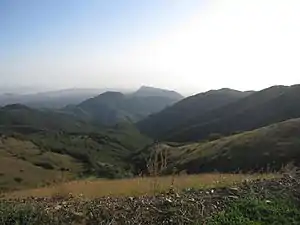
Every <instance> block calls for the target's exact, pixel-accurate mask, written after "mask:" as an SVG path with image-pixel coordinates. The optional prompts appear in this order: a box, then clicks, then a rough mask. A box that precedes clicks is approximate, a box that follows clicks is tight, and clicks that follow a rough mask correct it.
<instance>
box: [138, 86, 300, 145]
mask: <svg viewBox="0 0 300 225" xmlns="http://www.w3.org/2000/svg"><path fill="white" fill-rule="evenodd" d="M218 93H219V94H218ZM212 94H213V95H214V96H218V97H217V98H212V97H211V95H212ZM221 96H223V97H222V100H221V101H218V100H219V99H220V98H221ZM234 96H235V97H234ZM193 98H196V99H197V100H196V102H197V103H194V102H193V101H192V99H193ZM206 102H208V105H205V104H206ZM299 102H300V85H294V86H289V87H287V86H274V87H270V88H267V89H264V90H262V91H259V92H254V93H252V92H246V93H245V92H242V93H241V92H236V91H232V90H227V89H225V90H219V91H210V92H207V93H204V94H200V95H196V96H194V97H190V98H187V99H184V100H182V101H181V102H178V103H177V104H175V105H174V106H173V107H170V108H168V109H165V110H163V111H162V112H160V113H158V114H156V115H153V116H150V117H148V118H146V119H145V120H143V121H141V122H139V123H138V126H139V128H140V129H141V131H142V132H144V133H146V134H148V135H150V136H152V137H155V138H158V139H161V140H169V141H180V142H186V141H197V140H203V139H206V138H209V136H210V135H214V134H218V135H230V134H233V133H237V132H241V131H247V130H252V129H256V128H259V127H262V126H266V125H269V124H272V123H277V122H281V121H284V120H288V119H291V118H297V117H300V104H299ZM181 105H184V107H182V108H181V110H180V111H179V113H178V108H180V106H181ZM197 106H198V107H197ZM194 111H196V112H197V113H193V112H194ZM166 115H167V116H166ZM170 115H177V116H175V119H172V120H171V121H170V124H171V125H170V128H168V130H166V131H165V130H164V128H163V127H165V125H162V123H163V122H157V121H167V120H168V118H170V117H171V116H170ZM180 117H184V118H185V119H183V120H182V119H180V122H177V120H178V118H180ZM174 121H175V122H174ZM174 124H175V125H174ZM162 130H163V131H162Z"/></svg>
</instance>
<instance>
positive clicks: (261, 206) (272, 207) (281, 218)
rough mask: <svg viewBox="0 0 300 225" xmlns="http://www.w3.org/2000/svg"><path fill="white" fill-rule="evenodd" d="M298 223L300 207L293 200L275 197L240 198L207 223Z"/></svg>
mask: <svg viewBox="0 0 300 225" xmlns="http://www.w3.org/2000/svg"><path fill="white" fill-rule="evenodd" d="M271 224H274V225H298V224H300V208H299V207H298V206H297V205H296V204H295V203H294V202H292V201H290V200H285V199H279V198H278V197H273V198H271V199H270V200H262V199H258V198H254V197H249V198H245V199H240V200H238V201H236V202H234V203H232V204H230V205H229V207H228V208H227V209H226V210H225V211H224V212H222V213H220V214H218V215H216V216H214V217H212V218H211V219H210V220H209V222H208V223H207V225H271Z"/></svg>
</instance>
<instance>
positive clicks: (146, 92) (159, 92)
mask: <svg viewBox="0 0 300 225" xmlns="http://www.w3.org/2000/svg"><path fill="white" fill-rule="evenodd" d="M133 95H135V96H139V97H155V96H160V97H166V98H171V99H176V100H181V99H183V96H182V95H181V94H179V93H177V92H176V91H171V90H166V89H161V88H155V87H150V86H145V85H143V86H141V87H140V88H139V89H138V90H137V91H136V92H134V94H133Z"/></svg>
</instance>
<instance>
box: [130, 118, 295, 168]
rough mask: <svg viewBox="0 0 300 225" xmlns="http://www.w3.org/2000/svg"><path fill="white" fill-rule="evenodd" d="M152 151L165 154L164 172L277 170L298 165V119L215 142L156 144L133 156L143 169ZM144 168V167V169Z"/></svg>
mask: <svg viewBox="0 0 300 225" xmlns="http://www.w3.org/2000/svg"><path fill="white" fill-rule="evenodd" d="M153 151H158V152H161V151H163V152H164V154H166V155H167V159H168V169H167V171H165V172H168V173H171V172H172V171H173V170H174V168H175V169H176V171H186V172H187V173H201V172H213V171H220V172H239V171H244V172H251V171H253V172H254V171H261V170H267V169H271V170H279V169H280V168H281V167H282V166H284V165H286V164H288V163H294V164H295V165H298V166H300V119H292V120H288V121H284V122H281V123H277V124H273V125H270V126H267V127H263V128H260V129H257V130H253V131H248V132H244V133H240V134H236V135H232V136H228V137H223V138H220V139H218V140H215V141H210V142H209V141H207V142H199V143H192V144H185V145H177V146H176V145H175V144H168V143H165V144H163V143H162V144H156V145H152V146H150V147H148V148H145V149H144V150H143V151H141V152H140V153H139V154H135V155H134V156H133V160H134V161H135V162H136V163H137V165H138V167H139V168H142V167H143V162H144V163H145V162H146V161H147V159H148V158H149V155H150V153H151V152H152V154H153ZM144 168H145V167H144Z"/></svg>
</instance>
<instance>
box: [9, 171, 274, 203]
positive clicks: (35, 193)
mask: <svg viewBox="0 0 300 225" xmlns="http://www.w3.org/2000/svg"><path fill="white" fill-rule="evenodd" d="M275 176H276V175H274V174H252V175H245V174H220V173H210V174H201V175H180V176H167V177H138V178H132V179H120V180H106V179H94V180H93V179H90V180H82V181H73V182H69V183H64V184H59V185H56V186H51V187H45V188H38V189H30V190H22V191H16V192H11V193H7V194H5V197H6V198H27V197H53V196H68V195H70V194H71V195H72V196H84V197H86V198H97V197H105V196H138V195H153V194H157V193H161V192H165V191H168V190H170V189H173V190H175V191H180V190H183V189H205V188H217V187H226V186H231V185H233V184H238V183H241V182H243V181H245V180H247V181H251V180H256V179H263V178H268V179H269V178H273V177H275Z"/></svg>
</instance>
